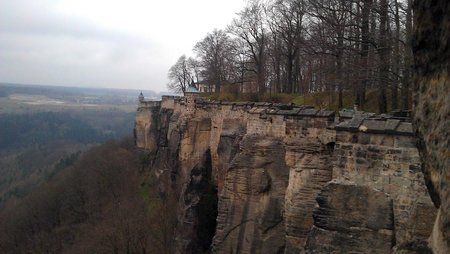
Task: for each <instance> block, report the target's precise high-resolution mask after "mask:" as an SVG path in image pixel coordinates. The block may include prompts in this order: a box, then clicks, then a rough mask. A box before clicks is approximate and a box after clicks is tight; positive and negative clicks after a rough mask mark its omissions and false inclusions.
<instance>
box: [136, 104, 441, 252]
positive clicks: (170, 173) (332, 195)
mask: <svg viewBox="0 0 450 254" xmlns="http://www.w3.org/2000/svg"><path fill="white" fill-rule="evenodd" d="M135 136H136V145H137V146H138V147H140V148H143V149H146V150H147V151H148V152H149V153H150V154H151V156H152V158H153V160H152V162H153V165H152V167H153V169H154V171H155V173H156V174H157V175H158V176H159V179H160V189H161V193H165V192H172V193H175V194H176V196H177V197H179V207H178V211H177V214H178V226H177V232H176V239H175V252H176V253H202V252H208V251H213V252H217V253H299V252H308V253H323V252H330V251H332V252H338V253H347V252H375V253H386V251H387V252H389V251H393V252H395V251H400V250H402V249H403V247H402V246H411V245H414V246H415V245H420V244H422V243H423V242H425V241H426V240H427V238H428V237H429V236H430V234H431V230H432V222H433V221H434V220H435V213H436V209H435V208H434V206H433V204H432V202H431V199H430V197H429V195H428V193H427V189H426V187H425V182H424V176H423V174H422V172H421V170H420V158H419V153H418V150H417V149H416V147H415V142H416V140H415V137H414V135H413V131H412V125H411V123H410V122H408V120H407V119H404V118H398V117H389V116H374V115H373V114H367V113H363V112H356V113H355V114H350V115H348V113H346V114H341V115H340V116H336V115H335V113H334V112H332V111H326V110H317V109H314V108H311V107H308V106H292V105H281V104H272V103H230V102H214V101H212V102H211V101H202V100H201V99H199V98H197V99H196V100H194V99H193V98H182V97H163V99H162V101H161V102H145V101H144V102H141V103H140V105H139V108H138V113H137V116H136V128H135Z"/></svg>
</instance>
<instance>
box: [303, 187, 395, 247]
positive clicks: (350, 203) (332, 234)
mask: <svg viewBox="0 0 450 254" xmlns="http://www.w3.org/2000/svg"><path fill="white" fill-rule="evenodd" d="M317 203H318V204H319V206H318V208H317V209H316V210H315V211H314V213H313V217H314V226H313V228H312V229H311V232H310V234H309V237H308V242H307V244H306V250H307V253H368V252H370V253H389V252H390V251H391V249H392V247H393V246H394V245H395V236H394V230H395V227H394V211H393V206H392V199H391V198H390V197H389V195H388V194H386V193H384V192H382V191H379V190H376V189H374V188H371V187H368V186H361V185H357V184H348V183H345V182H337V181H333V182H330V183H329V184H327V185H326V186H325V187H324V188H323V190H322V191H321V192H320V193H319V195H318V196H317Z"/></svg>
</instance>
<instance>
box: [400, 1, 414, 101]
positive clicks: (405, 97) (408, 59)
mask: <svg viewBox="0 0 450 254" xmlns="http://www.w3.org/2000/svg"><path fill="white" fill-rule="evenodd" d="M407 1H408V6H407V7H406V26H405V28H406V43H405V59H404V69H405V71H404V74H403V82H402V90H401V93H402V95H401V96H402V109H403V110H408V108H409V85H410V83H411V66H412V50H411V46H410V45H411V34H412V15H411V9H412V0H407Z"/></svg>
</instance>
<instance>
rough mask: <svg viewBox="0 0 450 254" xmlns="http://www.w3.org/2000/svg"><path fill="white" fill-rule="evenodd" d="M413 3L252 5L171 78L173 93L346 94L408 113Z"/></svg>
mask: <svg viewBox="0 0 450 254" xmlns="http://www.w3.org/2000/svg"><path fill="white" fill-rule="evenodd" d="M411 4H412V0H267V1H264V0H251V1H249V2H248V4H247V6H246V7H245V8H244V9H243V10H242V11H241V12H239V13H238V14H237V16H236V18H235V19H234V20H233V22H232V23H231V24H230V25H229V26H228V27H227V28H226V29H224V30H214V31H212V32H211V33H208V34H207V35H206V37H205V38H203V39H201V40H200V41H199V42H198V43H197V44H196V45H195V47H194V49H193V52H194V57H189V58H187V57H186V56H185V55H183V56H181V57H180V58H179V59H178V61H177V62H176V63H175V64H174V65H173V66H172V67H171V68H170V70H169V74H168V76H169V79H170V83H169V84H168V87H169V89H171V90H173V91H175V92H184V91H185V89H186V87H187V86H188V85H189V84H190V83H191V82H195V83H197V84H202V85H205V86H206V87H208V91H215V92H216V93H219V92H221V91H227V92H233V93H258V94H260V95H262V94H264V93H271V94H272V93H288V94H292V93H296V94H300V95H306V94H308V93H318V92H321V93H325V94H327V97H328V99H329V100H330V101H331V102H336V103H337V105H338V107H339V108H342V107H343V96H344V95H343V94H344V91H346V92H350V93H351V94H352V95H353V98H354V103H355V104H357V105H359V106H360V107H361V108H364V105H365V103H366V101H367V98H366V96H367V94H368V91H369V90H370V91H373V90H375V91H376V92H377V96H378V110H379V112H381V113H383V112H387V111H388V109H390V110H397V109H402V110H407V109H408V108H409V107H410V106H409V105H410V83H411V63H412V60H411V59H412V53H411V48H410V43H409V41H410V38H411V32H412V25H413V24H412V13H411Z"/></svg>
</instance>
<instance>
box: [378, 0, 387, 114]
mask: <svg viewBox="0 0 450 254" xmlns="http://www.w3.org/2000/svg"><path fill="white" fill-rule="evenodd" d="M387 32H388V1H387V0H380V37H379V43H378V52H379V66H378V67H379V87H378V110H379V112H380V113H386V112H387V96H386V87H387V83H388V79H389V77H388V76H389V64H388V60H389V55H388V54H389V49H388V43H387Z"/></svg>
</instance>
